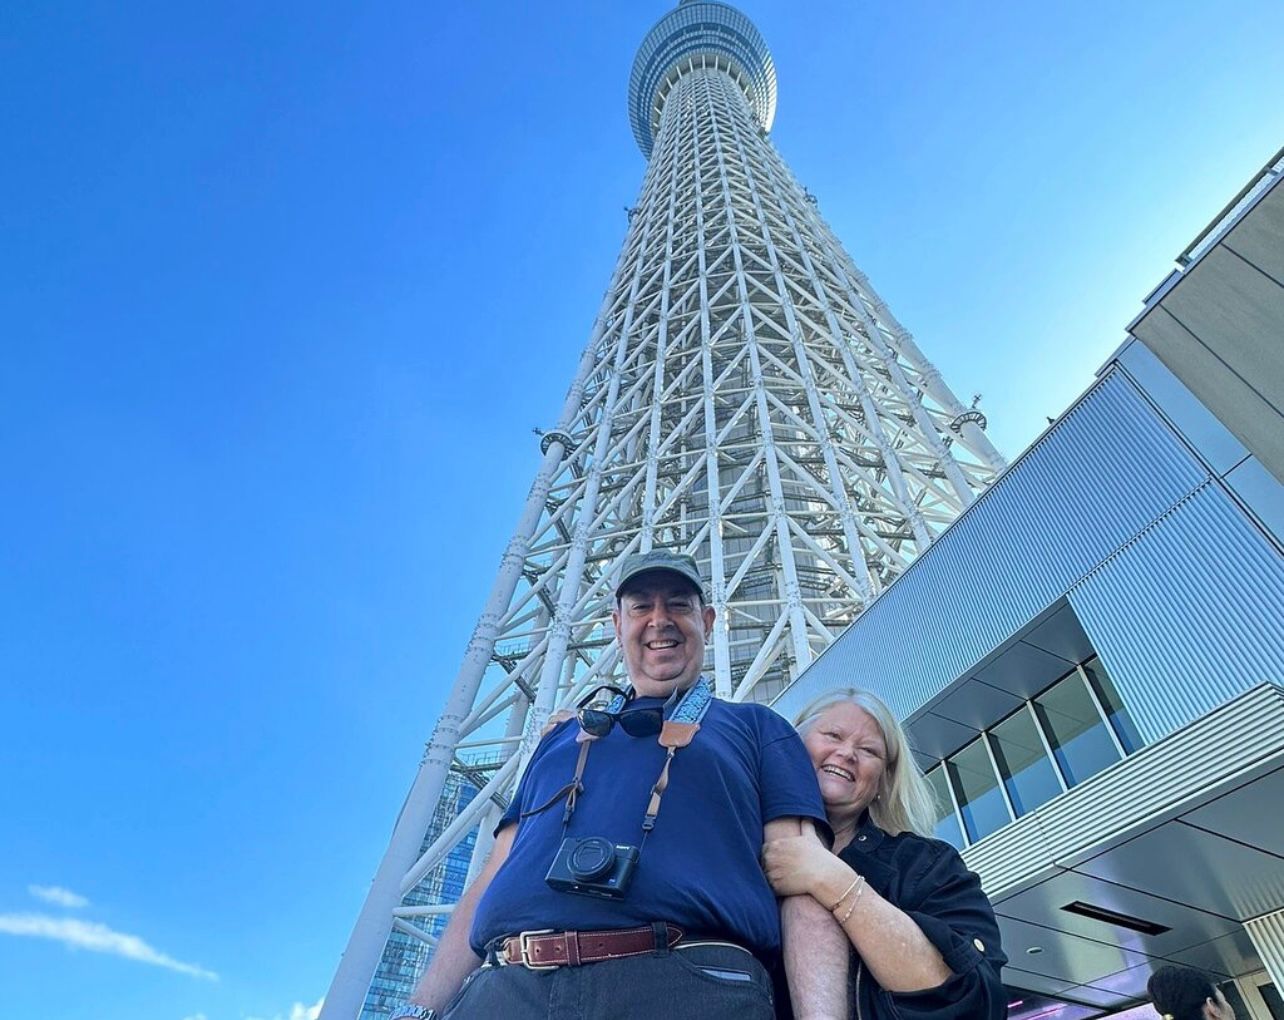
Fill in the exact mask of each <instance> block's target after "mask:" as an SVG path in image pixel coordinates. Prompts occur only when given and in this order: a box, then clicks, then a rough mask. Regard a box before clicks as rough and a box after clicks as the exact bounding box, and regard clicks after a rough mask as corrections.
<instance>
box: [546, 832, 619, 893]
mask: <svg viewBox="0 0 1284 1020" xmlns="http://www.w3.org/2000/svg"><path fill="white" fill-rule="evenodd" d="M637 863H638V848H637V847H635V846H618V845H617V844H615V843H612V842H611V841H610V840H609V839H604V838H603V837H602V836H588V837H587V838H585V839H575V838H574V837H569V836H568V837H567V838H566V839H564V840H562V845H561V847H560V848H558V851H557V856H556V857H554V858H553V866H552V867H551V868H549V869H548V874H547V875H546V876H545V878H544V881H546V882H547V883H548V884H549V885H551V886H552V887H553V888H554V889H558V890H560V891H561V892H569V893H578V894H579V895H581V896H601V897H603V898H605V899H611V900H618V899H622V898H623V897H624V894H625V893H627V892H628V891H629V882H630V881H632V879H633V869H634V867H635V866H636V865H637Z"/></svg>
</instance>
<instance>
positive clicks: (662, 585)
mask: <svg viewBox="0 0 1284 1020" xmlns="http://www.w3.org/2000/svg"><path fill="white" fill-rule="evenodd" d="M713 616H714V614H713V607H712V606H706V605H704V604H703V603H702V602H701V600H700V596H699V594H698V593H697V592H696V591H695V589H694V588H693V587H692V585H691V582H690V581H688V580H687V579H686V578H685V577H683V576H682V575H681V574H676V573H674V572H673V571H671V570H654V571H648V572H647V573H644V574H639V575H638V576H637V577H636V578H634V579H633V580H631V581H630V582H629V585H628V587H627V588H626V589H625V590H624V591H623V592H621V593H620V598H619V601H618V603H617V605H616V610H615V612H614V613H612V614H611V617H612V619H613V620H614V621H615V636H616V637H617V638H618V639H619V642H620V649H621V651H622V652H623V654H624V665H625V667H626V668H627V669H628V671H629V679H630V680H631V681H632V682H633V689H634V690H635V691H637V693H638V694H640V695H642V696H643V697H664V696H666V695H669V694H671V693H673V691H675V690H679V691H683V690H686V689H687V688H688V687H690V686H691V685H692V684H693V683H695V680H696V677H698V676H699V675H700V667H701V666H702V665H703V664H704V643H705V640H706V639H707V638H708V637H709V635H710V634H711V633H712V632H713Z"/></svg>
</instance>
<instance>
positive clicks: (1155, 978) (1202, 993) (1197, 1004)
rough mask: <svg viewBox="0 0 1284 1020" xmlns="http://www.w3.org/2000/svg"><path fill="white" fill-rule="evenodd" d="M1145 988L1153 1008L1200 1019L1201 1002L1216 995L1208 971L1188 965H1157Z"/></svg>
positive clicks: (1180, 1018)
mask: <svg viewBox="0 0 1284 1020" xmlns="http://www.w3.org/2000/svg"><path fill="white" fill-rule="evenodd" d="M1146 992H1147V993H1148V994H1149V995H1150V1001H1151V1002H1153V1003H1154V1004H1155V1009H1156V1011H1157V1012H1159V1013H1161V1014H1162V1015H1163V1016H1165V1017H1171V1018H1172V1020H1202V1017H1203V1015H1204V1012H1203V1011H1204V1003H1205V1002H1207V1001H1208V1000H1209V999H1213V1000H1214V1001H1216V999H1217V992H1216V989H1214V988H1213V983H1212V981H1211V980H1209V978H1208V975H1207V974H1204V973H1202V972H1201V971H1198V970H1191V969H1190V968H1189V967H1160V968H1159V969H1158V970H1157V971H1155V972H1154V973H1153V974H1151V975H1150V980H1149V981H1147V982H1146Z"/></svg>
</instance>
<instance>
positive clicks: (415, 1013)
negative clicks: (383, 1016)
mask: <svg viewBox="0 0 1284 1020" xmlns="http://www.w3.org/2000/svg"><path fill="white" fill-rule="evenodd" d="M388 1020H437V1011H436V1010H435V1009H429V1008H428V1007H427V1006H416V1005H415V1004H414V1003H413V1002H407V1003H405V1004H404V1005H403V1006H401V1007H400V1008H399V1009H398V1010H397V1011H396V1012H394V1013H393V1014H392V1016H390V1017H389V1018H388Z"/></svg>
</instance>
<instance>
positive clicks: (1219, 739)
mask: <svg viewBox="0 0 1284 1020" xmlns="http://www.w3.org/2000/svg"><path fill="white" fill-rule="evenodd" d="M1281 747H1284V691H1281V690H1280V689H1279V688H1278V687H1273V686H1270V685H1267V684H1263V685H1260V686H1258V687H1257V688H1255V689H1254V690H1252V691H1249V692H1248V693H1246V694H1243V695H1241V696H1240V697H1239V698H1237V699H1236V700H1235V701H1233V702H1232V703H1230V704H1227V705H1223V706H1222V707H1221V708H1220V709H1218V710H1217V711H1215V712H1214V713H1212V714H1210V715H1208V716H1207V717H1206V718H1204V719H1201V720H1199V721H1198V722H1196V723H1193V724H1192V725H1191V726H1190V727H1189V728H1187V729H1185V730H1184V731H1182V732H1181V733H1175V734H1173V735H1172V736H1171V737H1170V738H1169V739H1167V740H1165V741H1162V742H1161V743H1158V744H1152V745H1151V746H1149V747H1146V748H1143V749H1142V750H1140V751H1138V752H1137V753H1136V754H1132V755H1129V756H1128V757H1127V758H1124V759H1123V760H1121V761H1119V762H1117V763H1116V764H1114V765H1112V766H1110V768H1108V769H1106V770H1105V771H1103V772H1099V773H1098V774H1097V775H1095V776H1093V777H1092V778H1091V779H1088V780H1086V781H1085V782H1083V783H1081V784H1079V785H1078V786H1076V787H1075V788H1074V789H1072V790H1070V791H1069V792H1067V793H1063V794H1061V795H1060V796H1057V797H1053V798H1052V800H1050V801H1048V802H1047V803H1046V804H1043V805H1042V806H1040V807H1038V808H1036V809H1035V810H1034V811H1032V812H1030V813H1029V814H1028V815H1024V816H1022V817H1021V818H1018V819H1017V820H1016V821H1015V822H1013V823H1012V824H1010V825H1005V826H1004V827H1003V828H1001V829H999V830H998V831H997V832H995V833H994V834H993V835H990V836H987V837H986V838H985V839H983V840H981V841H980V842H978V843H976V844H974V845H973V846H970V847H968V848H967V849H966V850H964V851H963V852H962V853H963V859H964V861H966V862H967V866H968V867H969V868H971V869H972V870H973V871H975V872H976V873H977V874H979V875H980V876H981V881H982V884H983V886H984V887H985V891H986V893H987V894H988V895H989V896H990V897H991V898H992V899H994V900H995V901H996V902H1001V901H1002V900H1004V899H1006V898H1007V897H1008V896H1011V895H1013V894H1014V893H1016V892H1019V891H1021V890H1022V889H1025V888H1029V886H1030V885H1032V884H1033V883H1034V882H1036V881H1041V880H1043V879H1046V878H1049V877H1051V876H1052V875H1054V874H1056V873H1057V872H1058V871H1059V870H1061V869H1065V868H1073V867H1076V866H1077V865H1079V864H1081V863H1082V862H1083V861H1084V860H1086V859H1088V858H1090V857H1093V856H1095V855H1097V854H1100V853H1102V852H1103V851H1104V850H1105V849H1106V848H1107V847H1109V846H1113V845H1115V844H1117V843H1119V842H1121V841H1123V840H1125V839H1129V838H1131V837H1133V836H1136V835H1138V834H1139V833H1140V832H1144V831H1146V830H1148V829H1150V828H1153V827H1154V826H1156V825H1158V824H1161V823H1162V822H1163V821H1165V820H1167V819H1169V818H1172V817H1175V816H1176V815H1178V814H1180V813H1182V812H1185V811H1189V810H1192V809H1193V808H1194V807H1196V806H1197V804H1198V802H1199V798H1200V797H1205V798H1206V799H1212V798H1213V797H1214V796H1215V795H1216V791H1217V788H1218V786H1219V785H1220V784H1224V783H1230V782H1234V781H1239V782H1242V778H1240V777H1243V775H1244V773H1245V771H1246V770H1247V769H1250V768H1254V767H1257V768H1266V767H1268V765H1269V761H1270V760H1271V759H1272V758H1275V759H1278V758H1279V756H1280V754H1281V750H1280V749H1281ZM1191 762H1198V763H1199V769H1200V773H1201V783H1200V789H1199V791H1198V792H1193V791H1192V789H1191V781H1190V763H1191Z"/></svg>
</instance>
